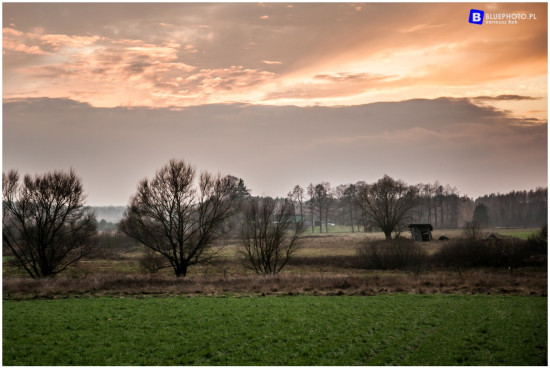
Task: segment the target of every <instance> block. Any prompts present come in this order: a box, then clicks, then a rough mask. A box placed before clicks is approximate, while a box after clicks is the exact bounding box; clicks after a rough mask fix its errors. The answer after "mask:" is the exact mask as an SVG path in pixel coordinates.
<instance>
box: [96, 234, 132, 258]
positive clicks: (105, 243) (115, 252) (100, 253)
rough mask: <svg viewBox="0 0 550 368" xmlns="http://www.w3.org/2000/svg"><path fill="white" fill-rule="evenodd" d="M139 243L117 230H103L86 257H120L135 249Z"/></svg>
mask: <svg viewBox="0 0 550 368" xmlns="http://www.w3.org/2000/svg"><path fill="white" fill-rule="evenodd" d="M138 248H139V244H138V243H137V242H136V241H135V240H134V239H132V238H130V237H128V236H126V235H125V234H123V233H121V232H119V231H104V232H100V233H99V235H98V241H97V246H96V248H95V251H94V253H93V254H91V255H90V256H88V258H100V259H120V258H122V257H123V255H124V253H128V252H132V251H135V250H137V249H138Z"/></svg>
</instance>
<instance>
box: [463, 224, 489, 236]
mask: <svg viewBox="0 0 550 368" xmlns="http://www.w3.org/2000/svg"><path fill="white" fill-rule="evenodd" d="M462 233H463V235H464V237H465V238H466V239H470V240H477V239H482V238H483V237H484V236H485V233H484V232H483V229H482V226H481V224H480V223H479V222H477V221H475V220H474V221H466V223H465V224H464V226H463V227H462Z"/></svg>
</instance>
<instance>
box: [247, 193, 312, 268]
mask: <svg viewBox="0 0 550 368" xmlns="http://www.w3.org/2000/svg"><path fill="white" fill-rule="evenodd" d="M244 213H245V224H244V226H243V228H242V230H241V244H242V250H241V254H243V255H244V257H245V260H246V263H247V265H248V266H249V267H250V268H251V269H252V270H254V271H255V272H257V273H265V274H275V273H278V272H279V271H281V269H282V268H283V267H284V266H285V265H286V264H287V262H288V260H289V259H290V256H291V255H292V254H293V253H294V252H295V251H296V250H297V249H298V247H299V238H300V236H301V234H302V233H303V222H300V221H295V216H294V205H293V204H292V203H290V202H289V201H288V200H284V201H282V202H279V203H277V201H275V200H274V199H273V198H269V197H268V198H262V199H258V198H254V199H251V200H250V201H249V202H248V206H247V208H246V209H245V212H244Z"/></svg>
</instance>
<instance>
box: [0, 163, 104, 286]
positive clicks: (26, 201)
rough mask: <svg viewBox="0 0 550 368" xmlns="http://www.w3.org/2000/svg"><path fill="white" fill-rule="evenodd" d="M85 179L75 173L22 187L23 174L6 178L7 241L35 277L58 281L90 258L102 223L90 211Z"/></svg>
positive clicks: (57, 174) (51, 176)
mask: <svg viewBox="0 0 550 368" xmlns="http://www.w3.org/2000/svg"><path fill="white" fill-rule="evenodd" d="M85 198H86V197H85V195H84V189H83V187H82V183H81V179H80V178H79V177H78V176H77V175H76V173H75V172H74V171H73V170H72V169H71V170H70V171H69V172H68V173H65V172H61V171H54V172H53V173H46V174H44V175H42V176H39V175H36V176H35V177H34V178H31V177H30V176H29V175H25V177H24V178H23V183H22V184H21V185H20V184H19V175H18V173H17V171H14V170H12V171H9V172H8V174H5V173H2V214H3V217H2V239H3V244H4V246H5V247H6V248H8V249H9V250H10V251H11V253H12V254H13V255H14V257H15V261H16V263H17V265H18V266H19V267H21V268H23V269H24V270H25V271H26V272H27V273H28V274H29V275H30V276H31V277H33V278H35V277H44V276H53V275H55V274H57V273H59V272H62V271H64V270H66V269H67V268H68V267H69V266H71V265H73V264H74V263H75V262H77V261H78V260H80V259H81V258H82V257H84V256H86V255H88V254H90V253H91V252H92V250H93V248H94V245H95V244H96V240H97V239H96V228H97V221H96V219H95V215H94V214H93V213H92V212H91V211H89V210H88V209H87V208H86V207H84V201H85Z"/></svg>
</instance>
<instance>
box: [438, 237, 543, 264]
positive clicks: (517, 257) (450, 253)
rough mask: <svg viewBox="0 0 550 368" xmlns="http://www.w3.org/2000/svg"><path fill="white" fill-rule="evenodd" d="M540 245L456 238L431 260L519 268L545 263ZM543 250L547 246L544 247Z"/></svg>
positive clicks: (506, 239)
mask: <svg viewBox="0 0 550 368" xmlns="http://www.w3.org/2000/svg"><path fill="white" fill-rule="evenodd" d="M541 248H542V247H540V246H539V245H538V243H536V242H535V241H525V240H521V239H517V238H499V237H492V238H490V239H485V240H480V239H471V238H470V239H457V240H454V241H451V242H450V243H448V244H446V245H445V246H443V247H442V248H441V249H440V250H439V251H438V252H437V253H436V254H435V255H434V260H435V261H436V262H438V263H439V264H442V265H444V266H451V265H456V266H462V267H518V266H527V265H533V266H536V265H540V263H541V262H545V260H543V258H541V257H537V256H540V255H544V254H546V253H542V249H541ZM545 249H546V247H545Z"/></svg>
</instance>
